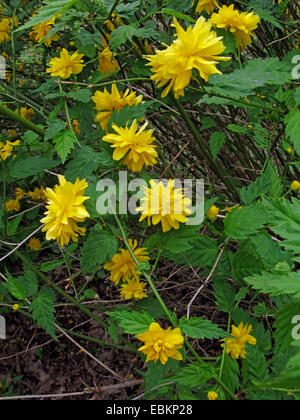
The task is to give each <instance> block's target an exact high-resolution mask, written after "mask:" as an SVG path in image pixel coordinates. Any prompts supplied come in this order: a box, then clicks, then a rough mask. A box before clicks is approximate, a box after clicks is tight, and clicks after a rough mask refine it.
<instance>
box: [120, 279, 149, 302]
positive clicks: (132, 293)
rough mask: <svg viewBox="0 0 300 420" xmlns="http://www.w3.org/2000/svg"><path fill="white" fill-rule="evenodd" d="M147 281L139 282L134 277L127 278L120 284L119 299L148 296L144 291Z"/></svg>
mask: <svg viewBox="0 0 300 420" xmlns="http://www.w3.org/2000/svg"><path fill="white" fill-rule="evenodd" d="M146 287H147V283H143V282H140V280H137V279H135V278H133V279H129V280H128V282H127V283H123V284H122V285H121V291H120V294H121V299H132V298H136V299H143V298H146V297H148V296H147V295H146V293H145V291H146Z"/></svg>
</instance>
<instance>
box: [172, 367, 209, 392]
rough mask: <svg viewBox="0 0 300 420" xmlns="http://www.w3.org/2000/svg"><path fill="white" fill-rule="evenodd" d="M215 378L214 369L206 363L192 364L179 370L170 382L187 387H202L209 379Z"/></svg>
mask: <svg viewBox="0 0 300 420" xmlns="http://www.w3.org/2000/svg"><path fill="white" fill-rule="evenodd" d="M215 377H216V372H215V370H214V368H213V367H212V366H211V365H209V364H208V363H194V364H192V365H188V366H185V367H183V368H181V369H179V370H178V371H177V372H176V373H175V375H173V376H171V378H170V380H172V381H174V382H175V383H176V384H179V385H185V386H188V387H192V388H194V387H200V386H203V385H204V384H205V383H206V382H208V381H209V380H210V379H213V378H215Z"/></svg>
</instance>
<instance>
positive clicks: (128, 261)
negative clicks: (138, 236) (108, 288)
mask: <svg viewBox="0 0 300 420" xmlns="http://www.w3.org/2000/svg"><path fill="white" fill-rule="evenodd" d="M128 243H129V246H130V248H131V250H132V252H133V253H134V255H135V258H136V259H137V260H138V262H139V263H141V262H143V261H149V259H150V258H149V256H148V253H147V249H146V248H137V245H138V243H137V241H136V240H135V241H132V239H129V240H128ZM136 267H137V265H136V263H135V262H134V261H133V259H132V256H131V255H130V252H129V251H128V249H120V253H119V254H115V255H114V256H113V258H112V260H111V262H109V263H107V264H105V265H104V268H105V270H108V271H110V272H111V274H110V280H111V281H112V282H114V283H115V284H119V283H120V281H123V282H129V280H130V279H131V278H134V279H135V280H139V278H140V275H141V274H142V273H141V272H140V271H136Z"/></svg>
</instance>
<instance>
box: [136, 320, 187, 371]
mask: <svg viewBox="0 0 300 420" xmlns="http://www.w3.org/2000/svg"><path fill="white" fill-rule="evenodd" d="M137 339H138V340H140V341H142V342H143V343H144V345H143V346H142V347H140V348H139V351H140V352H142V353H143V354H145V355H146V356H147V359H146V362H147V363H148V362H150V361H151V360H153V361H154V362H157V361H158V360H160V362H161V363H162V364H163V365H165V364H166V363H167V361H168V359H169V358H171V359H175V360H182V354H181V353H180V352H179V351H178V350H179V349H180V348H181V347H182V345H183V342H184V338H183V335H182V333H181V330H180V328H174V329H173V330H172V329H171V327H169V328H168V329H166V330H164V329H162V328H161V326H160V325H159V324H158V323H157V322H152V323H151V324H150V326H149V330H148V331H146V332H144V333H142V334H138V335H137Z"/></svg>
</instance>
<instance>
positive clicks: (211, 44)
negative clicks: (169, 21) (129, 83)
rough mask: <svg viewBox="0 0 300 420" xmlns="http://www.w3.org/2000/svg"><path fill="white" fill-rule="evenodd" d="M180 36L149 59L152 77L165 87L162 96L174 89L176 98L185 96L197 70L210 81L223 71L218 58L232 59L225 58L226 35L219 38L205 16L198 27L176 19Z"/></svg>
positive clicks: (198, 21) (159, 85) (198, 22)
mask: <svg viewBox="0 0 300 420" xmlns="http://www.w3.org/2000/svg"><path fill="white" fill-rule="evenodd" d="M173 26H175V28H176V37H177V39H176V40H175V41H174V42H173V43H172V44H171V45H170V46H169V47H167V48H166V49H165V50H162V51H157V52H156V54H155V55H148V56H146V57H145V58H146V59H147V60H148V61H149V62H150V63H149V64H148V65H149V66H151V67H152V72H153V73H154V75H152V76H151V79H152V80H153V81H154V82H155V83H156V84H158V87H164V86H166V85H167V87H166V88H165V89H164V91H163V94H162V97H165V96H167V95H168V94H169V92H170V91H171V89H173V90H174V95H175V97H176V98H179V96H184V89H185V88H186V87H187V86H188V85H189V83H190V81H191V78H192V75H193V70H194V69H196V70H198V72H199V75H200V77H201V78H202V79H204V80H205V81H206V82H207V81H208V79H209V77H210V76H211V75H212V74H216V73H217V74H222V73H221V71H220V70H218V69H217V67H216V65H217V64H218V61H226V60H229V59H230V58H228V57H222V56H221V55H220V54H222V53H223V52H224V51H225V46H224V44H223V42H222V37H218V36H217V34H216V32H215V31H212V23H211V22H209V21H206V20H205V18H204V17H203V16H201V17H200V18H199V19H198V20H197V22H196V24H195V26H193V27H192V26H189V27H188V28H187V30H184V29H183V27H182V26H181V25H180V24H179V23H178V21H177V20H176V18H174V25H173Z"/></svg>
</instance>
